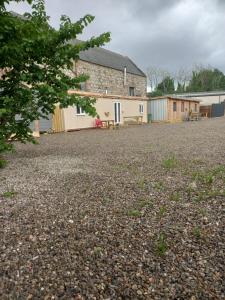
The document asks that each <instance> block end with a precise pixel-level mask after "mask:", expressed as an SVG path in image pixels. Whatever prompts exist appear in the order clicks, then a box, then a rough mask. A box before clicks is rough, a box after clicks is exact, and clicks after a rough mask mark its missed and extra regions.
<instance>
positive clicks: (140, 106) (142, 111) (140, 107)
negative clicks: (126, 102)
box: [139, 104, 144, 114]
mask: <svg viewBox="0 0 225 300" xmlns="http://www.w3.org/2000/svg"><path fill="white" fill-rule="evenodd" d="M139 113H140V114H143V113H144V105H143V104H139Z"/></svg>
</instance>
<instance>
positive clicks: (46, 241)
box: [0, 118, 225, 300]
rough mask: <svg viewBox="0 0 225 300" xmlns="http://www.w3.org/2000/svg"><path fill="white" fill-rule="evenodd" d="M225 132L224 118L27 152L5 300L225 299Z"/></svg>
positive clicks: (5, 258)
mask: <svg viewBox="0 0 225 300" xmlns="http://www.w3.org/2000/svg"><path fill="white" fill-rule="evenodd" d="M224 132H225V118H217V119H211V120H204V121H199V122H186V123H181V124H150V125H143V126H129V127H127V128H121V129H119V130H104V129H103V130H101V129H100V130H84V131H79V132H72V133H60V134H54V135H43V136H41V138H40V140H39V144H38V145H31V144H27V145H21V144H19V143H18V144H16V150H17V151H16V153H12V154H7V155H6V159H8V160H9V164H8V165H7V167H6V168H4V169H1V170H0V240H1V243H0V258H1V259H0V269H1V272H0V274H1V278H0V299H3V300H5V299H46V300H47V299H57V300H58V299H75V300H86V299H88V300H89V299H91V300H93V299H97V300H101V299H102V300H103V299H104V300H106V299H110V300H113V299H115V300H122V299H132V300H134V299H174V300H175V299H188V300H190V299H191V300H195V299H196V300H197V299H198V300H199V299H202V300H207V299H213V300H214V299H224V297H225V295H224V290H225V287H224V282H225V281H224V274H225V270H224V261H225V259H224V211H225V210H224V203H225V201H224V200H225V138H224ZM171 159H172V161H174V160H175V164H174V165H172V166H171V164H168V160H171ZM6 192H13V193H11V194H8V195H11V196H9V197H6V196H4V193H6Z"/></svg>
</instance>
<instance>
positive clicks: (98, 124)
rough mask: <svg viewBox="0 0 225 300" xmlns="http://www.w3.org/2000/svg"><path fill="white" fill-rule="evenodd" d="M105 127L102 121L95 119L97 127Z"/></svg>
mask: <svg viewBox="0 0 225 300" xmlns="http://www.w3.org/2000/svg"><path fill="white" fill-rule="evenodd" d="M102 126H103V124H102V121H101V120H100V119H95V127H96V128H101V127H102Z"/></svg>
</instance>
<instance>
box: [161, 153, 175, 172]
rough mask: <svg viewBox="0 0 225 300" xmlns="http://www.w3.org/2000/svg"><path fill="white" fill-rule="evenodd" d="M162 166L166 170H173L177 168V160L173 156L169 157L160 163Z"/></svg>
mask: <svg viewBox="0 0 225 300" xmlns="http://www.w3.org/2000/svg"><path fill="white" fill-rule="evenodd" d="M162 166H163V167H164V168H165V169H168V170H171V169H174V168H176V167H177V166H178V160H177V159H176V157H175V156H172V157H169V158H167V159H165V160H164V161H163V162H162Z"/></svg>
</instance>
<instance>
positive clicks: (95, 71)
mask: <svg viewBox="0 0 225 300" xmlns="http://www.w3.org/2000/svg"><path fill="white" fill-rule="evenodd" d="M74 72H75V74H76V75H80V74H87V75H89V77H90V78H89V80H88V81H87V82H86V83H85V90H86V91H87V92H95V93H103V94H104V93H106V90H107V93H108V94H112V95H121V96H129V87H134V88H135V92H134V93H135V96H141V97H145V96H146V90H147V79H146V77H142V76H138V75H134V74H130V73H127V80H126V85H125V86H124V73H123V72H122V71H119V70H115V69H111V68H108V67H103V66H99V65H96V64H92V63H88V62H85V61H81V60H79V61H78V62H76V63H75V65H74Z"/></svg>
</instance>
